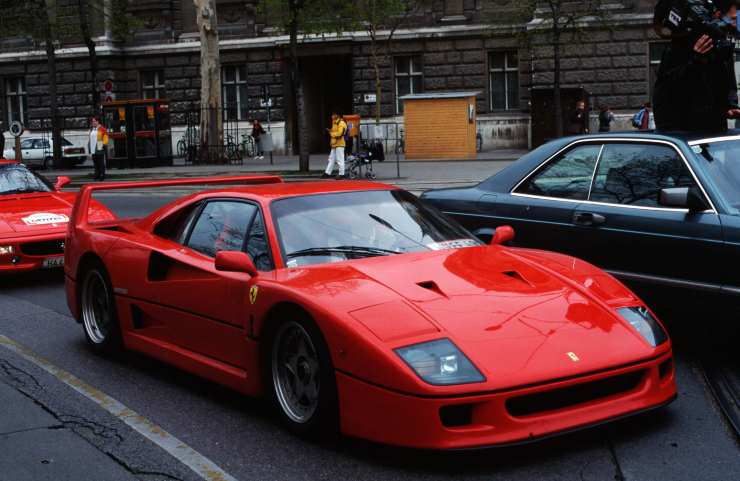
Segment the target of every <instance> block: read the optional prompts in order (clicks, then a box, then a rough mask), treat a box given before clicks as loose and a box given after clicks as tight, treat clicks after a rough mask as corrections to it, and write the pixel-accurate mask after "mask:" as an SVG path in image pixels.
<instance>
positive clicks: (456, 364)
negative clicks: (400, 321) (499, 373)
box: [395, 339, 486, 386]
mask: <svg viewBox="0 0 740 481" xmlns="http://www.w3.org/2000/svg"><path fill="white" fill-rule="evenodd" d="M395 351H396V354H398V355H399V356H400V357H401V359H403V360H404V362H406V364H408V365H409V367H410V368H411V369H413V370H414V372H415V373H416V374H417V375H418V376H419V377H420V378H422V379H423V380H424V381H425V382H428V383H429V384H434V385H436V386H449V385H453V384H468V383H474V382H483V381H485V380H486V378H485V377H483V375H482V374H481V373H480V371H478V369H477V368H476V367H475V366H474V365H473V363H472V362H470V360H469V359H468V358H467V357H465V354H463V353H462V351H460V349H458V348H457V346H455V345H454V344H453V343H452V341H450V340H449V339H439V340H436V341H430V342H423V343H421V344H414V345H412V346H406V347H400V348H398V349H396V350H395Z"/></svg>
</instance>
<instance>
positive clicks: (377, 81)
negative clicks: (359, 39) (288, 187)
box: [370, 38, 383, 124]
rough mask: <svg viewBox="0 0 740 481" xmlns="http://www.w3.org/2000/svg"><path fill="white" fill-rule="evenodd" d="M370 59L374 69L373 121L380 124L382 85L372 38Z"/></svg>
mask: <svg viewBox="0 0 740 481" xmlns="http://www.w3.org/2000/svg"><path fill="white" fill-rule="evenodd" d="M370 45H371V47H370V48H371V49H372V59H373V70H374V71H375V123H376V124H380V117H381V115H382V113H383V112H382V108H381V102H380V96H381V95H382V93H383V89H382V88H381V87H382V85H381V83H380V65H379V63H380V60H379V59H378V45H377V42H376V40H375V39H374V38H373V39H372V41H371V44H370Z"/></svg>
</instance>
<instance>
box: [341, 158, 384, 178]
mask: <svg viewBox="0 0 740 481" xmlns="http://www.w3.org/2000/svg"><path fill="white" fill-rule="evenodd" d="M363 170H364V177H365V178H366V179H368V180H375V179H376V178H377V176H376V175H375V172H374V171H373V154H372V152H370V151H364V152H363V151H360V152H358V153H357V154H350V155H348V156H347V177H348V178H349V179H351V180H354V179H359V178H360V177H363Z"/></svg>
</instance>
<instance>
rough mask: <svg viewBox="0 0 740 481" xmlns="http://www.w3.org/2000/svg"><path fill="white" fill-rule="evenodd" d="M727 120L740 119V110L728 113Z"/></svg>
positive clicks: (732, 110) (731, 110)
mask: <svg viewBox="0 0 740 481" xmlns="http://www.w3.org/2000/svg"><path fill="white" fill-rule="evenodd" d="M727 118H728V119H737V118H740V109H730V110H728V111H727Z"/></svg>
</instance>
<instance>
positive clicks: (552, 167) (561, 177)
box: [517, 145, 601, 200]
mask: <svg viewBox="0 0 740 481" xmlns="http://www.w3.org/2000/svg"><path fill="white" fill-rule="evenodd" d="M600 150H601V145H584V146H581V147H576V148H574V149H571V150H569V151H568V152H566V153H565V154H563V155H562V156H560V158H558V159H555V160H554V161H552V162H550V163H549V164H548V165H546V166H545V167H544V168H543V169H541V170H540V171H539V172H537V173H536V174H534V176H532V177H530V178H529V179H527V181H526V182H524V183H523V184H522V185H521V186H520V187H519V188H518V189H517V193H519V194H530V195H538V196H543V197H556V198H560V199H574V200H586V198H587V197H588V190H589V187H590V186H591V180H592V178H593V174H594V168H595V167H596V160H597V159H598V157H599V151H600Z"/></svg>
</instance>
